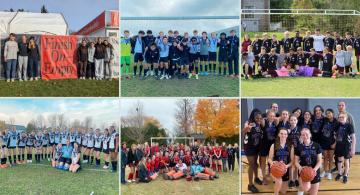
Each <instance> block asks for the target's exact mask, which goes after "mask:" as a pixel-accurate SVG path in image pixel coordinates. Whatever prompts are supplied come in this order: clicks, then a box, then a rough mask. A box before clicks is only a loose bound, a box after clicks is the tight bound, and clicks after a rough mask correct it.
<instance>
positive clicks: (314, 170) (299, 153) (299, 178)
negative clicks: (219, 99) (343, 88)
mask: <svg viewBox="0 0 360 195" xmlns="http://www.w3.org/2000/svg"><path fill="white" fill-rule="evenodd" d="M278 108H279V106H278V104H276V103H273V104H272V105H271V108H270V109H269V110H267V112H266V113H262V112H261V111H260V110H258V109H254V110H253V111H252V112H251V114H250V117H249V120H248V121H246V123H245V124H244V128H243V131H244V132H243V133H244V137H243V141H244V151H245V155H246V157H247V160H248V163H249V165H248V166H249V168H248V179H249V185H248V190H249V191H251V192H253V193H257V192H259V190H258V189H257V188H256V186H255V185H254V182H255V183H256V184H258V185H267V184H268V181H267V178H268V177H269V176H270V175H271V177H272V178H273V181H274V183H275V185H274V193H275V194H279V193H282V194H286V191H287V189H288V187H290V188H293V187H298V194H299V195H301V194H303V193H304V192H306V191H309V192H310V194H317V192H318V190H319V185H320V181H321V178H322V177H326V178H327V179H328V180H332V173H335V172H338V174H337V175H336V177H335V181H339V180H341V181H342V182H343V183H347V181H348V179H349V169H350V159H351V157H353V156H354V155H355V146H356V138H355V131H354V123H353V118H352V116H351V114H350V113H348V112H346V104H345V102H343V101H340V102H338V115H337V116H336V115H335V111H334V110H332V109H326V110H325V111H324V109H323V108H322V107H321V106H320V105H316V106H315V107H314V110H313V112H310V111H303V110H301V109H300V108H295V109H294V110H293V111H292V113H289V111H287V110H283V111H281V112H280V113H278ZM290 114H291V115H290ZM258 158H259V162H260V169H261V173H262V176H263V180H260V179H259V176H258V170H257V169H258V163H257V162H258ZM334 159H335V163H334V162H333V160H334ZM333 167H334V168H333ZM267 168H268V171H267ZM254 177H255V178H254Z"/></svg>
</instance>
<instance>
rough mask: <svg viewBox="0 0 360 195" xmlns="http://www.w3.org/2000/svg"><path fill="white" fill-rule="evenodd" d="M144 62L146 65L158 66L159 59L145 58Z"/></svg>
mask: <svg viewBox="0 0 360 195" xmlns="http://www.w3.org/2000/svg"><path fill="white" fill-rule="evenodd" d="M145 61H146V63H148V64H158V63H159V58H147V59H145Z"/></svg>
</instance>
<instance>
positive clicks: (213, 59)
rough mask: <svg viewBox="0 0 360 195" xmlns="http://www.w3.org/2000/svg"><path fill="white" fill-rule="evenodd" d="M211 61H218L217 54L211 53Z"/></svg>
mask: <svg viewBox="0 0 360 195" xmlns="http://www.w3.org/2000/svg"><path fill="white" fill-rule="evenodd" d="M209 61H216V52H209Z"/></svg>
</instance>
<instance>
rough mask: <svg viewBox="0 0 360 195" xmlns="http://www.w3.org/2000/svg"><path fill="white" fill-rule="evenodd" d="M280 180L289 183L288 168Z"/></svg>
mask: <svg viewBox="0 0 360 195" xmlns="http://www.w3.org/2000/svg"><path fill="white" fill-rule="evenodd" d="M281 178H282V181H289V168H288V170H287V171H286V173H285V175H283V176H282V177H281Z"/></svg>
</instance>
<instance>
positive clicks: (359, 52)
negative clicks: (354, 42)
mask: <svg viewBox="0 0 360 195" xmlns="http://www.w3.org/2000/svg"><path fill="white" fill-rule="evenodd" d="M355 56H356V57H358V56H360V50H359V51H358V50H356V49H355Z"/></svg>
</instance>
